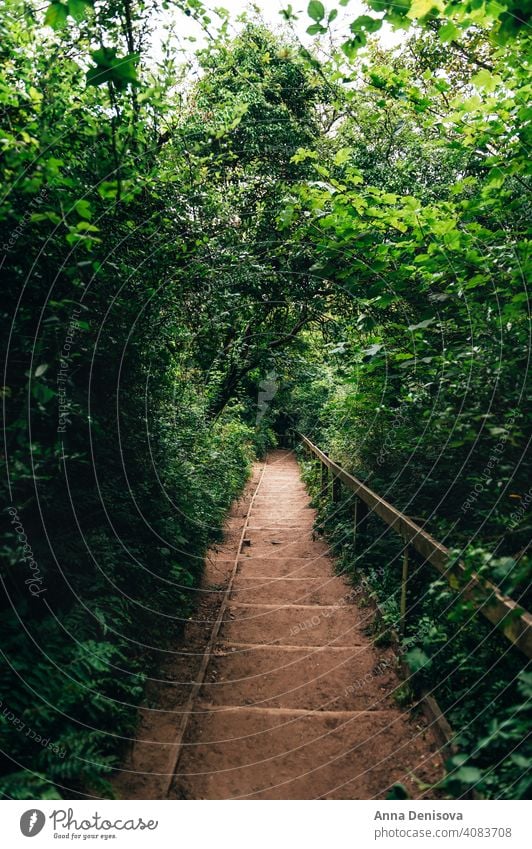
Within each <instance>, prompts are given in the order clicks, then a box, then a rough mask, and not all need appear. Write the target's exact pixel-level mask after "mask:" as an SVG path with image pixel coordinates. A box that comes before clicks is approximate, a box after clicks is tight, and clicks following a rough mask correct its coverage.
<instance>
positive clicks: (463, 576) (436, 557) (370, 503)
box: [299, 434, 532, 657]
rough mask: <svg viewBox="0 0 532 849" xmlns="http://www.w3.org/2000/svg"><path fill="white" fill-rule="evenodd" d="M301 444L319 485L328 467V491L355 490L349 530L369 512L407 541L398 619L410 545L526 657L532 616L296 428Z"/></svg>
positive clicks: (531, 645)
mask: <svg viewBox="0 0 532 849" xmlns="http://www.w3.org/2000/svg"><path fill="white" fill-rule="evenodd" d="M299 437H300V439H301V441H302V443H303V445H304V446H305V447H306V448H307V449H308V450H309V451H310V452H311V454H313V455H314V457H316V458H317V459H318V460H319V461H320V463H321V466H322V491H323V492H324V491H325V489H326V487H327V486H328V473H329V471H330V472H331V473H332V476H333V486H332V494H333V499H334V500H335V501H336V500H338V498H339V494H340V493H339V487H340V485H341V484H344V486H345V487H347V489H349V490H350V491H351V492H353V493H354V494H355V496H356V498H355V503H354V531H355V533H356V530H357V527H359V526H360V523H361V522H363V521H365V520H366V518H367V515H368V513H369V512H371V513H375V514H376V515H377V516H379V517H380V518H381V519H382V520H383V521H384V522H386V524H387V525H388V526H389V527H390V528H391V529H392V530H393V531H394V532H395V533H396V534H398V535H399V536H400V537H402V538H403V540H404V541H405V542H406V543H407V545H406V546H405V550H404V554H403V569H402V586H401V620H402V622H403V623H404V620H405V616H406V588H407V582H408V551H409V548H410V547H412V548H413V549H415V550H416V551H417V552H418V553H419V554H420V555H421V556H422V557H423V559H424V560H425V561H427V562H428V563H430V564H431V565H432V566H434V567H435V568H436V569H437V570H438V572H440V573H441V574H442V575H444V577H445V578H446V579H447V580H448V582H449V584H450V585H451V586H452V587H453V588H454V589H456V590H458V591H459V592H460V593H461V594H462V595H463V596H464V597H465V598H467V599H469V600H471V601H473V603H474V604H475V606H476V608H477V609H478V610H479V611H480V613H482V615H483V616H485V617H486V619H487V620H488V621H489V622H491V624H492V625H496V626H497V628H499V629H500V631H501V632H502V633H503V634H504V635H505V637H507V639H508V640H510V642H511V643H513V644H514V646H516V647H517V648H518V649H520V650H521V651H522V652H523V653H524V654H525V655H526V656H527V657H532V616H531V615H530V613H528V612H527V611H526V610H524V609H523V608H522V607H521V606H520V605H519V604H518V603H517V602H516V601H514V600H513V599H512V598H509V596H506V595H503V593H501V592H500V590H499V589H498V588H497V587H496V586H495V585H494V584H492V583H491V581H488V580H486V579H485V578H483V577H481V576H479V575H477V574H475V573H473V574H470V573H469V572H468V571H467V569H466V567H465V566H464V564H463V563H461V562H460V561H458V562H457V561H453V558H452V554H451V552H450V550H449V549H448V548H446V547H445V546H444V545H442V544H441V543H440V542H438V541H437V540H435V539H434V538H433V537H432V536H431V535H430V534H428V533H427V532H426V531H424V530H423V528H421V527H420V526H419V525H417V524H416V522H414V521H413V520H412V519H409V518H408V516H405V514H404V513H401V511H400V510H397V509H396V508H395V507H393V506H392V505H391V504H389V503H388V502H387V501H385V500H384V498H381V497H380V495H377V493H376V492H373V490H372V489H370V488H369V487H367V486H366V485H365V484H363V483H362V482H361V481H359V480H358V479H357V478H355V477H354V476H353V475H350V474H349V472H346V471H345V469H342V468H341V466H338V465H337V463H335V462H333V460H331V459H330V457H328V456H327V454H325V453H324V452H323V451H320V449H319V448H318V447H317V446H316V445H314V443H312V442H311V441H310V439H308V438H307V437H306V436H303V434H299Z"/></svg>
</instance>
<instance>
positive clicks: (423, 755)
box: [116, 451, 441, 799]
mask: <svg viewBox="0 0 532 849" xmlns="http://www.w3.org/2000/svg"><path fill="white" fill-rule="evenodd" d="M314 518H315V513H314V511H313V510H312V509H311V508H310V507H309V497H308V495H307V493H306V491H305V488H304V486H303V484H302V482H301V478H300V475H299V469H298V466H297V463H296V461H295V459H294V457H293V455H292V454H291V453H290V452H286V451H273V452H271V453H270V455H269V456H268V458H267V461H266V463H265V464H264V465H263V466H262V467H257V468H256V469H255V474H254V477H253V480H252V481H251V482H250V484H249V487H248V491H247V493H246V496H245V498H244V499H243V501H241V502H238V503H237V505H236V506H235V509H234V511H233V514H232V518H231V519H230V520H229V523H228V529H227V533H226V538H225V541H224V544H223V545H222V546H221V547H220V548H219V549H218V551H216V552H215V553H214V556H213V557H211V558H210V559H209V561H208V565H207V579H206V580H207V583H205V584H204V588H203V592H204V597H203V601H202V605H201V606H200V613H199V616H197V617H196V621H195V622H193V623H190V625H189V627H188V628H187V633H186V634H185V650H184V651H183V652H178V653H177V654H175V655H173V656H172V657H171V658H169V660H168V663H167V668H168V673H167V675H166V676H165V677H166V678H167V679H169V680H167V681H164V683H163V682H158V684H157V685H156V686H155V689H153V695H154V700H155V702H156V704H154V705H153V706H152V707H148V708H146V709H145V710H143V715H142V724H141V733H140V735H139V741H137V743H136V744H135V746H134V747H133V750H132V752H131V756H130V758H129V761H128V764H126V768H125V771H124V772H123V773H122V775H121V777H120V778H119V779H118V781H117V782H116V786H117V790H118V792H119V793H120V795H121V796H122V797H123V798H165V797H166V798H170V799H176V798H181V799H183V798H188V799H242V798H251V799H317V798H327V799H371V798H384V797H385V796H386V794H387V791H388V789H389V788H390V786H391V785H393V784H394V783H395V782H401V783H403V784H404V785H405V786H406V787H407V788H408V790H409V793H410V794H411V795H412V796H414V797H420V796H422V795H423V790H422V786H423V784H422V782H426V784H429V783H432V782H434V781H435V780H436V779H437V778H438V777H439V776H440V774H441V761H440V758H439V756H438V754H437V746H436V743H435V741H434V739H433V738H432V735H431V733H430V730H429V729H427V727H426V723H425V721H424V719H423V718H422V717H421V716H420V714H419V713H416V714H414V715H413V716H410V715H409V713H408V712H407V711H406V710H401V709H400V708H399V707H398V706H397V704H396V702H395V701H394V698H393V694H394V691H395V690H396V689H397V688H398V687H399V685H400V680H399V679H398V677H397V675H396V674H395V672H394V671H393V670H394V665H395V664H394V662H393V655H392V654H391V652H390V651H389V650H382V649H376V648H374V646H373V644H372V641H371V638H370V637H369V636H368V631H369V626H370V625H371V618H372V615H373V614H372V613H371V611H370V609H369V608H368V607H362V606H358V605H357V604H356V599H357V598H358V599H360V594H357V593H356V592H354V591H353V588H352V587H350V586H349V585H348V584H347V583H346V582H345V581H344V580H343V579H342V578H341V577H336V576H335V575H334V572H333V567H332V561H331V558H330V556H329V554H328V550H327V546H326V544H325V542H324V541H323V540H321V539H316V538H315V536H314V534H313V530H312V528H313V522H314ZM213 576H217V577H218V579H219V583H218V584H216V586H215V587H214V589H213V584H212V583H211V584H209V583H208V581H209V580H211V581H212V578H213ZM217 618H219V619H220V620H221V622H220V627H219V631H218V634H217V637H216V639H215V640H214V643H213V645H212V646H211V647H210V648H209V650H208V652H207V654H208V656H209V661H208V665H207V666H206V673H205V679H204V681H203V684H202V686H201V687H200V686H198V685H196V686H195V687H194V685H193V684H191V682H193V681H194V680H197V679H198V677H201V678H202V679H203V675H202V654H203V652H204V651H205V648H206V647H207V646H208V641H209V637H210V636H211V635H212V629H213V625H215V623H216V621H217ZM211 649H212V650H211ZM203 666H205V663H204V664H203ZM189 708H192V710H191V711H190V712H189ZM176 728H177V729H179V728H181V731H184V734H183V737H182V738H181V737H180V733H179V730H178V731H177V732H176ZM176 760H177V765H176ZM174 768H175V775H174V777H173V778H171V780H170V777H171V774H172V772H173V771H174Z"/></svg>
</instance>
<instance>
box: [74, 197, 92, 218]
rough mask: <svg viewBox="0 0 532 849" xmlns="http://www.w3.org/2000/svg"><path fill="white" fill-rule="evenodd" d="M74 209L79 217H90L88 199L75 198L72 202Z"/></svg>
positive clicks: (90, 211)
mask: <svg viewBox="0 0 532 849" xmlns="http://www.w3.org/2000/svg"><path fill="white" fill-rule="evenodd" d="M74 209H75V210H76V212H77V213H78V215H79V216H80V218H87V219H90V218H92V210H91V205H90V203H89V201H88V200H77V201H76V203H75V204H74Z"/></svg>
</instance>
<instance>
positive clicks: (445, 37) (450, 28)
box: [438, 21, 460, 44]
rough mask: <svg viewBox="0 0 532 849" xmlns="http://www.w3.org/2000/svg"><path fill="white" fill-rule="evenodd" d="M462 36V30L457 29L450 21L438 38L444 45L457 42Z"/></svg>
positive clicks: (440, 29)
mask: <svg viewBox="0 0 532 849" xmlns="http://www.w3.org/2000/svg"><path fill="white" fill-rule="evenodd" d="M459 35H460V30H459V29H458V28H457V27H455V25H454V24H453V23H452V21H448V22H447V23H446V24H444V25H443V26H442V27H440V28H439V30H438V38H439V39H440V41H441V43H442V44H448V43H449V42H450V41H455V40H456V39H457V38H458V36H459Z"/></svg>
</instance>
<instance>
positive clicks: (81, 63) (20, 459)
mask: <svg viewBox="0 0 532 849" xmlns="http://www.w3.org/2000/svg"><path fill="white" fill-rule="evenodd" d="M339 5H340V6H348V2H346V0H340V4H339ZM368 5H369V9H368V10H367V13H364V14H362V15H358V16H357V17H354V18H353V20H352V22H351V25H350V33H349V38H348V39H347V40H345V36H343V39H344V40H343V42H342V43H339V44H335V42H334V39H333V41H332V42H331V44H332V50H331V51H330V55H328V57H327V58H324V56H323V55H322V54H321V53H318V54H317V55H316V56H313V55H311V52H310V51H308V50H304V49H302V48H301V47H300V46H299V45H298V44H297V43H295V42H294V41H293V40H291V39H290V38H287V39H286V40H283V39H279V38H277V37H276V36H274V35H273V34H272V33H270V32H269V31H268V30H267V29H266V28H265V27H264V26H263V25H262V24H253V23H251V24H250V23H248V24H246V25H244V26H242V28H241V30H240V31H239V32H238V33H237V35H236V36H235V37H234V38H232V39H230V38H229V37H228V36H227V32H228V21H227V17H226V15H225V14H224V13H220V21H221V23H220V27H219V31H218V32H217V33H214V35H213V33H212V32H211V24H212V22H211V20H210V17H209V15H208V13H207V11H206V10H205V8H204V7H203V5H202V3H201V2H200V0H181V1H180V2H179V3H178V4H176V8H177V11H178V13H182V12H183V13H185V14H187V15H190V16H192V17H194V18H195V20H197V21H198V22H199V23H200V24H202V25H203V26H205V27H207V28H208V29H209V36H210V37H209V41H208V45H207V46H206V47H203V48H202V49H201V50H200V51H199V53H198V56H197V60H195V64H194V66H192V65H189V66H187V65H183V64H180V60H179V59H178V56H177V54H176V52H175V49H174V48H172V46H171V45H170V44H165V45H163V47H162V48H161V58H160V60H158V61H157V63H154V60H153V58H150V56H149V52H148V51H147V48H146V38H147V36H148V34H149V30H150V26H151V25H152V23H154V21H155V16H156V15H157V13H158V4H157V3H156V2H155V0H149V1H147V2H142V3H139V4H131V3H129V2H126V1H125V0H124V1H123V0H118V2H113V3H107V2H102V3H98V4H93V3H92V2H89V0H68V2H67V1H66V0H65V2H63V0H61V1H60V0H53V2H52V3H50V4H48V5H47V6H46V8H44V9H34V8H33V7H32V6H29V5H28V4H24V3H22V2H18V0H15V2H13V3H11V4H9V5H8V8H7V9H6V14H5V15H4V16H3V18H2V21H1V22H0V57H1V60H2V61H1V64H0V108H1V110H2V120H3V133H2V136H3V139H2V141H3V144H2V158H1V160H0V174H1V178H2V185H3V187H4V188H5V192H4V194H3V198H2V200H1V202H0V229H1V239H0V242H1V244H2V251H3V254H4V257H3V266H2V268H3V272H4V276H5V287H4V291H3V295H4V297H3V300H2V311H1V319H0V321H1V323H2V330H3V333H2V337H3V338H4V339H5V340H6V343H5V344H6V348H5V359H6V370H5V375H6V377H5V386H4V387H3V390H2V391H3V398H4V401H5V409H6V422H5V433H6V460H7V469H8V477H7V479H6V481H5V482H4V484H3V486H4V497H5V503H6V504H8V505H11V507H10V510H11V512H10V513H8V519H9V521H8V523H7V530H6V532H5V534H4V535H3V536H2V538H1V540H0V546H1V551H2V555H3V557H2V566H1V575H2V579H3V582H4V592H5V597H4V598H3V602H2V608H3V621H4V633H3V642H2V648H3V652H4V664H3V668H2V672H1V675H2V692H3V693H9V697H8V698H7V697H6V703H5V704H3V705H2V711H3V712H2V714H1V715H0V733H1V734H2V738H3V740H4V741H5V745H3V750H4V751H7V752H9V755H8V756H5V757H4V760H3V761H2V764H1V770H0V789H1V792H2V793H3V794H4V795H5V796H8V797H11V798H34V797H39V798H58V797H60V796H61V797H65V796H66V797H69V796H71V795H72V794H73V793H76V794H80V795H81V794H83V793H84V792H85V791H87V789H88V790H89V791H90V792H92V793H94V792H95V793H100V794H102V795H110V794H111V793H112V790H111V787H110V784H109V779H110V777H111V776H112V771H113V769H114V768H115V767H116V766H117V765H118V763H119V760H120V757H121V745H122V742H123V739H124V738H128V737H130V736H132V735H133V734H134V728H135V717H136V707H137V706H138V704H139V702H140V701H141V699H142V697H143V686H144V681H145V678H146V676H147V675H148V674H149V672H150V670H151V669H152V668H153V667H154V666H155V665H156V663H157V660H158V655H159V653H160V651H161V648H162V647H164V646H165V645H166V644H167V642H168V641H172V640H175V639H176V638H177V637H178V636H179V635H180V634H181V632H182V627H183V622H184V621H185V620H186V618H187V616H188V615H189V614H190V612H191V609H192V598H193V592H192V591H193V589H194V588H195V587H197V585H198V581H199V580H200V575H201V562H202V558H203V555H204V553H205V551H206V549H207V547H208V545H209V544H210V543H211V542H212V541H213V540H214V539H217V538H219V535H220V527H221V525H222V523H223V519H224V516H225V513H226V511H227V508H228V506H229V504H230V502H231V500H232V498H233V497H234V496H235V495H236V494H238V492H239V491H240V490H241V488H242V486H243V484H244V481H245V479H246V476H247V473H248V470H249V465H250V462H251V461H252V459H253V457H254V456H255V454H256V453H259V454H261V455H262V454H264V452H265V451H266V450H267V449H268V448H269V447H270V446H272V445H273V444H274V443H275V441H276V432H281V433H286V432H287V431H289V430H291V429H299V430H302V431H304V432H305V433H308V434H309V435H310V436H313V437H314V439H315V441H316V442H318V443H319V444H320V445H321V446H322V447H324V448H325V449H326V450H328V451H329V452H330V453H331V454H334V456H335V457H336V458H337V459H338V460H339V461H340V462H341V463H342V465H344V466H345V467H346V468H348V469H349V470H351V471H353V472H355V473H356V474H357V475H358V476H359V477H361V478H363V479H365V480H367V481H369V482H370V483H371V485H372V486H373V487H374V488H375V489H377V490H379V491H380V492H382V493H383V494H384V495H385V497H386V498H387V499H388V500H390V501H392V502H393V503H395V504H396V505H397V506H399V507H400V508H402V509H403V510H405V511H406V512H407V513H409V514H410V515H413V516H416V517H417V518H418V519H419V520H421V521H424V522H425V523H426V526H427V527H428V528H429V529H430V530H431V531H432V532H433V533H434V535H435V536H437V537H438V538H441V539H442V541H444V542H448V543H449V545H451V546H453V547H455V548H456V549H459V550H460V551H461V553H462V556H463V558H464V559H465V562H466V565H467V567H468V568H470V569H471V570H475V571H477V572H480V573H481V574H482V575H485V576H486V577H489V578H490V580H492V581H494V582H495V583H497V584H498V585H499V586H500V587H501V589H502V590H503V591H504V592H507V593H511V594H512V595H513V596H515V597H516V598H519V599H521V602H522V603H523V604H526V603H527V602H528V601H529V575H530V562H529V559H528V558H527V556H526V546H527V543H528V539H529V531H530V522H529V519H528V518H527V516H528V507H529V503H530V497H529V496H530V490H529V479H530V478H529V470H528V468H527V467H526V465H525V462H524V461H523V447H524V445H525V441H526V434H527V428H528V424H529V423H528V420H527V417H526V414H525V405H524V403H523V399H524V395H525V381H524V379H523V378H524V377H525V376H526V369H527V363H528V343H529V340H528V325H527V316H526V314H525V308H526V304H527V291H526V285H525V284H526V280H527V272H528V263H529V260H528V257H529V243H528V239H527V218H528V214H529V201H528V196H527V190H528V188H529V164H528V158H527V150H528V145H529V144H530V111H529V107H528V102H529V95H530V83H529V78H528V75H527V69H526V67H525V62H524V61H523V55H524V51H525V49H526V46H527V44H528V43H529V42H528V36H527V31H526V27H525V26H524V24H525V20H524V17H525V16H524V14H521V12H520V7H519V6H518V5H517V4H516V2H514V0H507V2H502V3H497V4H480V5H479V4H478V3H477V2H476V0H463V2H462V0H452V2H445V0H436V2H431V1H430V2H429V0H414V2H408V0H405V2H404V3H403V2H401V3H399V4H398V3H393V4H391V3H388V2H387V0H371V2H369V4H368ZM373 13H376V14H375V15H374V14H373ZM308 16H309V21H310V22H311V23H310V26H309V29H308V32H309V33H310V34H311V35H312V34H315V35H324V34H326V33H331V34H333V30H334V26H333V25H334V21H335V19H336V17H337V10H336V9H335V8H332V9H328V8H326V6H325V5H324V4H322V3H319V2H311V3H309V4H308ZM284 17H285V18H286V20H288V21H290V20H291V19H292V17H293V11H292V10H291V7H289V8H288V9H287V10H285V15H284ZM383 22H386V23H389V24H391V25H392V26H393V27H399V28H402V29H405V31H406V30H408V34H407V35H405V41H406V42H407V47H408V49H405V50H401V51H393V52H387V51H385V50H384V49H383V48H382V47H381V46H380V45H379V43H378V42H377V38H378V35H377V34H378V33H379V31H380V30H381V27H382V25H383ZM43 33H44V35H43ZM154 64H157V67H154ZM198 68H199V74H196V70H197V69H198ZM191 80H194V81H193V82H192V81H191ZM268 375H273V376H274V377H272V385H275V389H272V390H271V391H269V394H268V393H263V394H268V400H267V402H266V406H265V408H264V409H262V410H261V415H260V416H259V415H258V397H259V396H260V392H261V386H262V385H263V383H264V381H265V379H266V378H267V376H268ZM309 479H310V480H311V483H312V485H313V486H314V487H315V500H316V503H317V505H318V506H319V508H320V522H321V523H322V526H323V527H324V528H325V529H326V530H327V532H328V534H329V536H330V539H331V544H332V545H333V547H334V550H335V551H336V553H337V554H338V558H339V564H340V568H342V569H345V570H348V571H349V570H351V569H353V568H355V569H356V570H360V569H362V568H363V569H364V573H365V575H366V576H367V579H368V582H369V584H371V583H372V584H373V586H374V588H375V589H374V590H373V592H374V593H375V594H378V597H379V604H380V605H381V607H382V611H383V623H384V626H383V627H384V630H383V633H382V634H380V635H379V638H380V639H381V640H384V639H386V629H387V628H389V626H390V625H394V624H397V617H398V610H399V596H398V588H399V582H398V577H397V576H398V572H399V569H398V567H397V564H398V563H399V561H400V557H401V550H400V547H398V546H397V545H396V544H395V543H394V542H393V541H391V540H390V539H388V538H383V537H382V536H381V534H380V531H379V528H378V524H377V523H375V522H374V521H373V520H370V521H369V523H368V539H369V538H370V537H371V534H373V535H374V541H373V544H372V546H371V547H370V548H371V550H370V551H366V549H364V548H361V547H360V546H359V547H358V549H355V550H353V549H352V547H351V546H350V544H347V543H346V541H347V540H349V539H351V528H352V517H351V514H350V512H349V505H348V504H345V505H342V506H341V508H340V509H337V507H336V506H335V507H334V508H332V509H331V508H330V507H327V505H326V504H325V502H324V500H323V499H322V498H320V496H319V493H318V489H317V481H316V480H315V473H310V474H309ZM383 563H386V569H383V568H382V564H383ZM418 565H419V569H417V570H416V572H415V575H414V577H413V579H412V583H411V586H410V590H409V592H410V595H411V598H410V601H412V600H414V601H415V600H416V599H417V598H420V599H422V601H420V602H419V604H417V602H416V604H414V607H415V611H414V612H413V613H412V616H411V619H410V622H409V627H408V629H407V633H406V634H405V637H404V649H405V652H406V653H407V657H408V659H409V662H410V664H411V667H412V670H413V672H414V684H415V685H416V686H425V685H426V684H427V683H428V682H429V680H430V676H432V675H433V674H434V671H435V669H438V670H440V678H439V681H438V698H439V699H440V700H441V701H442V704H443V705H444V707H445V708H446V710H447V711H448V713H449V716H450V718H451V721H452V722H453V724H454V725H455V727H456V728H457V729H459V730H460V734H461V740H460V743H461V746H462V755H461V757H460V759H459V760H457V761H456V762H454V761H453V762H452V763H450V764H449V768H450V771H449V778H448V781H447V783H446V784H445V789H446V791H447V792H450V793H454V794H457V795H459V794H461V793H462V792H464V789H465V790H469V789H470V788H471V787H473V786H475V788H477V789H478V788H480V792H481V793H482V794H484V795H486V796H489V797H497V796H507V797H513V796H514V794H515V795H517V796H521V795H525V794H526V793H527V792H529V790H528V785H527V784H526V782H525V780H524V779H521V778H520V775H521V774H522V770H523V763H524V760H523V759H524V758H525V757H526V753H525V751H524V747H522V745H521V740H522V732H523V724H524V721H525V719H526V714H525V709H524V703H525V696H526V692H525V691H527V688H528V689H529V683H530V682H529V681H528V679H527V678H526V677H525V676H524V675H523V674H522V669H521V665H520V659H519V658H517V657H515V655H512V656H511V658H510V657H506V655H505V654H504V652H503V649H502V647H501V642H500V640H499V638H498V637H497V635H493V634H488V633H487V632H486V627H485V626H481V627H480V628H479V626H478V620H477V619H476V616H475V613H474V611H473V610H472V609H471V606H470V605H469V604H468V603H466V602H463V601H461V600H460V599H459V598H458V596H457V594H456V593H455V592H454V591H452V590H450V589H449V588H448V587H447V585H444V584H442V583H441V582H439V581H435V580H434V575H432V574H429V573H428V572H427V570H426V569H425V568H424V567H422V565H421V564H418ZM28 576H29V577H28ZM416 594H417V595H416ZM487 668H490V669H493V674H492V676H491V677H490V679H489V680H487V679H486V676H485V675H484V672H483V670H485V669H487ZM405 694H406V695H405V697H409V696H410V689H409V688H408V687H406V688H405ZM488 704H489V705H494V706H495V707H494V709H493V715H491V716H490V717H489V718H488V716H487V714H486V711H485V709H484V706H485V705H488ZM479 706H480V707H479ZM4 708H6V710H5V712H4ZM473 714H474V715H475V716H476V717H477V718H476V719H475V721H470V718H471V716H472V715H473ZM37 737H38V738H39V739H38V740H37ZM43 741H46V742H45V743H43ZM479 741H480V742H479ZM54 747H55V750H54ZM63 752H64V754H62V753H63ZM520 770H521V772H520ZM393 792H394V793H395V794H397V796H396V797H399V796H400V795H401V793H402V790H401V788H400V786H398V787H396V788H395V790H394V791H393Z"/></svg>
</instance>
